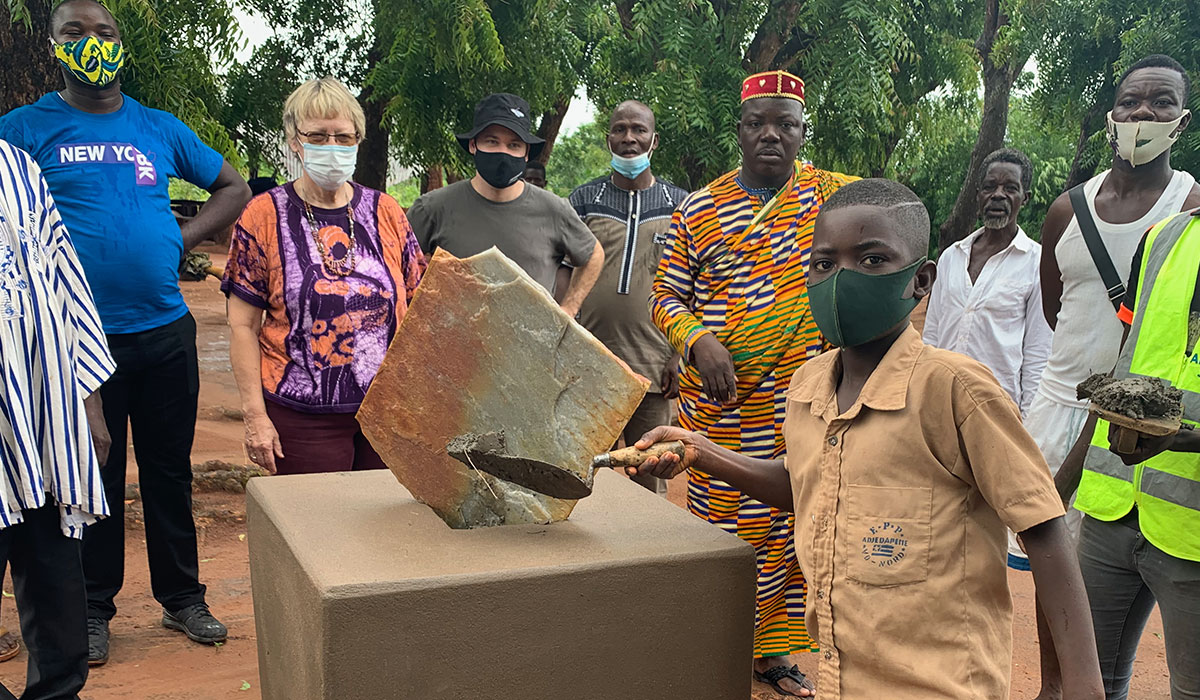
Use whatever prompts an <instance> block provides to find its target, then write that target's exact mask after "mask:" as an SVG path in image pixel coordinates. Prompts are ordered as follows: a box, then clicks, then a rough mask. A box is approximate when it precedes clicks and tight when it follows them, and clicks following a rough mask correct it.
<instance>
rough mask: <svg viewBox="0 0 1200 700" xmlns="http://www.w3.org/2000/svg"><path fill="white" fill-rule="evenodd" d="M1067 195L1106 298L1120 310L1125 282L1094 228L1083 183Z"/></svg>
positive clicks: (1094, 221)
mask: <svg viewBox="0 0 1200 700" xmlns="http://www.w3.org/2000/svg"><path fill="white" fill-rule="evenodd" d="M1067 195H1068V196H1069V197H1070V198H1071V209H1073V210H1074V211H1075V221H1076V222H1078V223H1079V232H1080V233H1082V234H1083V242H1084V243H1086V244H1087V248H1088V252H1089V253H1091V255H1092V262H1093V263H1095V264H1096V270H1097V271H1099V273H1100V279H1101V280H1102V281H1103V282H1104V288H1105V289H1106V290H1107V291H1108V300H1109V302H1111V303H1112V305H1113V308H1114V309H1117V310H1118V311H1120V310H1121V299H1123V298H1124V297H1125V282H1124V280H1122V279H1121V275H1120V274H1118V273H1117V268H1116V267H1114V266H1113V261H1112V258H1111V257H1109V255H1108V248H1105V247H1104V240H1103V239H1101V238H1100V232H1099V231H1097V230H1096V220H1095V219H1093V218H1092V212H1091V210H1090V209H1088V205H1087V199H1086V198H1084V195H1083V184H1079V185H1076V186H1075V187H1072V188H1071V190H1070V191H1069V192H1068V193H1067Z"/></svg>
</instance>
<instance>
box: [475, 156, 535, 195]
mask: <svg viewBox="0 0 1200 700" xmlns="http://www.w3.org/2000/svg"><path fill="white" fill-rule="evenodd" d="M475 170H476V171H478V173H479V175H480V176H481V177H483V179H484V180H485V181H486V182H487V184H489V185H491V186H492V187H495V188H496V189H498V190H502V189H504V188H505V187H510V186H512V185H514V184H516V182H517V180H520V179H521V176H522V175H524V174H525V158H518V157H516V156H510V155H508V154H507V153H485V152H483V151H480V150H476V151H475Z"/></svg>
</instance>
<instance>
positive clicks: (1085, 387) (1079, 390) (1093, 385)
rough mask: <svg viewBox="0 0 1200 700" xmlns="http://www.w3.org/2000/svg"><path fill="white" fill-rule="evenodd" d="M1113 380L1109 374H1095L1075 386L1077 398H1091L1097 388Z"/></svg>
mask: <svg viewBox="0 0 1200 700" xmlns="http://www.w3.org/2000/svg"><path fill="white" fill-rule="evenodd" d="M1112 381H1114V380H1113V378H1112V377H1111V376H1109V375H1107V374H1093V375H1092V376H1090V377H1088V378H1087V379H1085V380H1083V381H1082V382H1080V383H1079V386H1076V387H1075V398H1077V399H1079V400H1080V401H1082V400H1084V399H1090V398H1092V394H1094V393H1096V390H1097V389H1099V388H1100V387H1102V386H1104V385H1105V384H1108V383H1110V382H1112Z"/></svg>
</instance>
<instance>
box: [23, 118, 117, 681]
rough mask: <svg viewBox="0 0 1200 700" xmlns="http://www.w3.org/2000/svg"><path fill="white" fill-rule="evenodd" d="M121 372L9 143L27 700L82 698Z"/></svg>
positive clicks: (40, 186)
mask: <svg viewBox="0 0 1200 700" xmlns="http://www.w3.org/2000/svg"><path fill="white" fill-rule="evenodd" d="M114 369H115V364H114V363H113V359H112V356H111V355H110V354H109V351H108V345H107V343H106V341H105V336H104V331H103V329H102V327H101V325H100V317H99V316H98V315H97V313H96V308H95V306H94V304H93V302H92V293H91V289H90V288H89V287H88V283H87V280H86V279H84V276H83V270H82V268H81V267H80V265H79V259H78V257H77V256H76V254H75V249H74V247H73V246H72V245H71V239H70V237H69V236H68V234H67V230H66V228H65V227H64V226H63V223H62V220H61V219H60V218H59V215H58V209H57V208H55V205H54V200H53V198H51V196H50V191H49V189H48V188H47V186H46V181H45V180H43V179H42V175H41V171H40V170H39V169H38V166H37V164H36V163H34V161H33V159H32V158H30V157H29V155H28V154H26V153H25V152H24V151H21V150H18V149H17V148H14V147H13V146H11V145H9V144H8V143H6V142H5V141H2V140H0V370H2V372H0V577H2V576H3V574H4V568H5V567H6V566H11V567H12V578H13V591H14V594H15V596H16V602H17V612H18V614H19V615H20V618H21V635H22V637H23V638H24V641H25V646H26V648H27V649H28V650H29V671H28V673H27V674H26V677H25V692H24V693H23V694H22V695H21V698H22V700H78V698H79V691H80V689H82V688H83V684H84V682H85V680H86V679H87V672H88V663H87V659H88V636H87V595H86V591H85V588H84V578H83V561H82V559H81V554H80V551H81V549H80V538H81V537H82V536H83V530H84V528H85V527H87V526H88V525H90V524H92V523H94V522H96V521H97V520H98V519H99V518H103V517H105V516H107V515H108V514H109V510H108V504H107V502H106V501H105V498H104V482H103V481H102V480H101V478H100V461H101V460H102V459H103V458H104V455H105V453H107V452H108V449H109V436H108V432H107V430H106V429H105V423H104V412H103V407H102V406H101V405H100V394H99V393H98V392H97V390H98V389H99V388H100V385H101V384H103V383H104V381H105V380H106V379H108V377H109V376H110V375H111V374H112V373H113V370H114ZM117 449H125V446H124V445H121V446H120V447H118V448H117ZM12 698H13V695H12V693H10V692H9V691H8V690H7V689H6V688H5V687H4V686H3V685H0V700H10V699H12Z"/></svg>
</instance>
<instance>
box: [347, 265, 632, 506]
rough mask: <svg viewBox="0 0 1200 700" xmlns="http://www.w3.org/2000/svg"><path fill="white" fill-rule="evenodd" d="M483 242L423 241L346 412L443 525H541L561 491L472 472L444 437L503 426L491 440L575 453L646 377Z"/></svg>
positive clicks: (582, 460)
mask: <svg viewBox="0 0 1200 700" xmlns="http://www.w3.org/2000/svg"><path fill="white" fill-rule="evenodd" d="M649 385H650V383H649V380H647V379H645V378H643V377H640V376H638V375H637V374H634V373H633V372H632V371H631V370H630V369H629V367H628V366H627V365H626V364H625V363H624V362H621V360H620V359H618V358H617V356H616V355H613V354H612V353H611V352H609V351H608V349H606V348H605V347H604V345H602V344H601V343H600V341H598V340H596V338H595V337H593V336H592V335H591V334H590V333H588V332H587V331H586V330H584V328H583V327H582V326H580V325H579V324H578V323H576V322H575V321H574V320H572V319H571V318H570V317H568V316H567V315H566V314H565V313H564V312H563V311H562V310H561V309H559V307H558V305H557V304H556V303H554V300H553V299H552V298H551V297H550V295H549V294H548V293H546V291H545V290H544V289H542V287H541V286H539V285H538V284H537V283H536V282H534V281H533V279H532V278H530V277H529V276H528V275H527V274H525V272H524V271H522V270H521V268H520V267H518V266H517V265H516V263H514V262H512V261H511V260H509V259H508V258H506V257H505V256H504V255H503V254H502V253H500V252H499V251H498V250H496V249H494V248H493V249H491V250H488V251H486V252H484V253H480V254H479V255H476V256H473V257H470V258H465V259H461V260H460V259H459V258H456V257H454V256H453V255H450V254H448V253H446V252H445V251H443V250H438V251H437V252H435V253H434V255H433V257H432V259H431V260H430V262H429V268H428V270H426V273H425V277H424V278H423V279H422V281H421V284H420V286H419V287H418V288H417V293H416V295H415V296H414V297H413V301H412V305H411V306H410V307H409V309H408V313H407V314H406V315H405V317H404V320H403V321H402V322H401V324H400V326H399V328H397V329H396V335H395V338H394V339H393V340H392V344H391V347H390V348H389V349H388V353H387V357H386V358H384V361H383V364H382V366H381V367H380V368H379V373H378V374H377V375H376V377H375V381H374V383H372V385H371V389H370V391H368V392H367V396H366V399H365V400H364V401H363V405H362V407H361V408H360V409H359V412H358V420H359V423H361V424H362V428H363V432H364V433H365V434H366V436H367V438H368V439H369V440H370V441H371V445H372V446H373V447H374V448H375V450H376V451H377V452H378V453H379V455H380V457H382V458H383V461H384V462H385V463H386V464H387V465H388V467H389V468H390V469H391V471H392V473H393V474H395V476H396V478H397V479H399V480H400V483H402V484H404V486H405V488H407V489H408V490H409V492H410V493H412V495H413V496H414V497H415V498H416V499H417V500H419V501H421V502H422V503H425V504H426V505H428V506H429V507H430V508H432V509H433V510H434V512H436V513H437V514H438V515H439V516H440V517H441V518H442V520H444V521H445V522H446V523H447V524H448V525H450V526H451V527H455V528H472V527H484V526H491V525H505V524H515V523H548V522H553V521H556V520H562V519H564V518H566V517H567V516H568V515H570V513H571V510H572V509H573V508H574V507H575V501H568V500H560V499H555V498H550V497H548V496H544V495H542V494H538V493H535V492H533V491H530V490H528V489H525V488H522V487H520V486H517V485H516V484H513V483H510V482H507V481H503V480H501V479H497V478H495V477H493V476H491V475H489V474H486V473H483V472H480V471H477V470H473V469H471V468H470V467H469V466H467V465H465V464H462V463H460V462H458V461H457V460H455V459H454V458H453V457H452V456H450V454H449V453H448V452H447V443H449V442H450V441H451V439H453V438H455V437H457V436H460V435H466V434H468V433H474V434H477V435H485V434H487V433H497V434H499V433H503V435H504V440H505V443H506V444H505V450H506V451H508V452H510V453H512V454H519V455H522V456H523V457H528V458H529V459H535V460H539V461H543V462H547V463H550V464H583V465H589V464H590V463H591V459H592V456H593V455H596V454H599V453H601V452H604V451H605V450H607V449H609V448H610V447H612V445H613V443H615V442H616V440H617V436H618V435H619V434H620V431H621V429H622V428H623V427H624V426H625V423H626V422H627V421H628V420H629V417H630V416H632V415H633V412H634V411H635V410H636V409H637V406H638V404H639V403H640V402H641V400H642V396H643V395H645V393H646V389H647V388H648V387H649Z"/></svg>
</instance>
